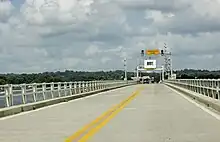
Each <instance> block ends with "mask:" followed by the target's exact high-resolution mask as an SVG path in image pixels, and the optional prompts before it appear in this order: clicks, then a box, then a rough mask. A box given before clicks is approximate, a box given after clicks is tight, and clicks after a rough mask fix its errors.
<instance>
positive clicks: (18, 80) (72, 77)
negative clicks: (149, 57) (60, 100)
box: [0, 70, 134, 85]
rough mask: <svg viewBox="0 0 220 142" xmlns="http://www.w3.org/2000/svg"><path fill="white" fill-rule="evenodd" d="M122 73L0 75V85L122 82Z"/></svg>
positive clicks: (130, 73) (78, 72) (76, 72)
mask: <svg viewBox="0 0 220 142" xmlns="http://www.w3.org/2000/svg"><path fill="white" fill-rule="evenodd" d="M127 76H128V80H131V77H132V76H134V73H133V72H128V73H127ZM123 78H124V71H122V70H116V71H106V72H104V71H97V72H83V71H69V70H66V71H64V72H60V71H57V72H44V73H32V74H13V73H10V74H0V85H4V84H22V83H26V84H30V83H43V82H46V83H49V82H70V81H93V80H122V79H123Z"/></svg>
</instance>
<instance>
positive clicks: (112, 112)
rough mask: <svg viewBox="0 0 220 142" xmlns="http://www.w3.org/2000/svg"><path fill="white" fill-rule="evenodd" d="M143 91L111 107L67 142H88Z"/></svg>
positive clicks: (66, 141)
mask: <svg viewBox="0 0 220 142" xmlns="http://www.w3.org/2000/svg"><path fill="white" fill-rule="evenodd" d="M141 89H142V88H141ZM141 89H139V90H137V91H136V92H135V93H133V94H132V95H131V96H129V97H128V98H127V99H125V100H124V101H122V102H121V103H119V104H118V105H116V106H113V107H111V108H110V109H109V110H108V111H106V112H105V113H103V114H102V115H101V116H99V117H97V118H96V119H95V120H93V121H92V122H91V123H89V124H87V125H86V126H84V127H83V128H82V129H81V130H79V131H77V132H76V133H75V134H73V135H72V136H70V137H69V138H67V139H66V140H65V142H73V141H76V140H77V139H78V140H79V141H78V142H86V141H87V140H88V139H89V138H90V137H92V136H93V135H94V134H95V133H96V132H97V131H98V130H99V129H101V128H102V127H104V126H105V125H106V124H107V123H108V122H109V121H110V120H111V119H113V118H114V117H115V116H116V114H118V113H119V112H120V111H121V110H122V109H123V108H124V107H125V106H126V105H128V103H129V102H130V101H132V100H133V99H134V98H135V97H136V96H137V95H138V94H139V92H140V91H141ZM83 134H84V135H83ZM80 137H81V139H80Z"/></svg>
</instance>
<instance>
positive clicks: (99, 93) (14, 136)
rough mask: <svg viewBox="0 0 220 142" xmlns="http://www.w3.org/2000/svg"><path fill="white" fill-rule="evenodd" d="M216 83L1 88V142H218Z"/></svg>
mask: <svg viewBox="0 0 220 142" xmlns="http://www.w3.org/2000/svg"><path fill="white" fill-rule="evenodd" d="M219 87H220V80H177V79H173V80H165V81H163V82H162V83H159V84H139V83H138V82H137V81H91V82H63V83H43V84H20V85H3V86H0V88H1V95H0V104H1V108H0V117H1V118H0V141H1V142H62V141H63V142H76V141H78V142H86V141H90V142H104V141H105V142H119V141H120V142H187V141H188V142H189V141H190V142H207V141H210V142H219V140H220V135H219V132H220V121H219V120H220V115H219V112H220V101H219V98H220V96H219Z"/></svg>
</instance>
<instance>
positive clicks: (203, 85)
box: [165, 79, 220, 99]
mask: <svg viewBox="0 0 220 142" xmlns="http://www.w3.org/2000/svg"><path fill="white" fill-rule="evenodd" d="M165 83H170V84H173V85H176V86H179V87H182V88H185V89H188V90H191V91H193V92H196V93H199V94H202V95H205V96H207V97H211V98H213V99H220V89H219V88H220V80H219V79H177V80H166V81H165Z"/></svg>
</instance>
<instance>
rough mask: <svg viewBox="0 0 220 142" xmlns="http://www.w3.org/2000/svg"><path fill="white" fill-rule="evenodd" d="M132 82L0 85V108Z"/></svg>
mask: <svg viewBox="0 0 220 142" xmlns="http://www.w3.org/2000/svg"><path fill="white" fill-rule="evenodd" d="M134 83H135V81H80V82H58V83H34V84H18V85H12V84H7V85H0V108H5V107H12V106H16V105H21V104H30V103H36V102H41V101H44V100H50V99H54V98H61V97H65V96H74V95H78V94H81V93H86V92H92V91H96V90H101V89H106V88H111V87H117V86H121V85H126V84H128V85H129V84H134Z"/></svg>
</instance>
